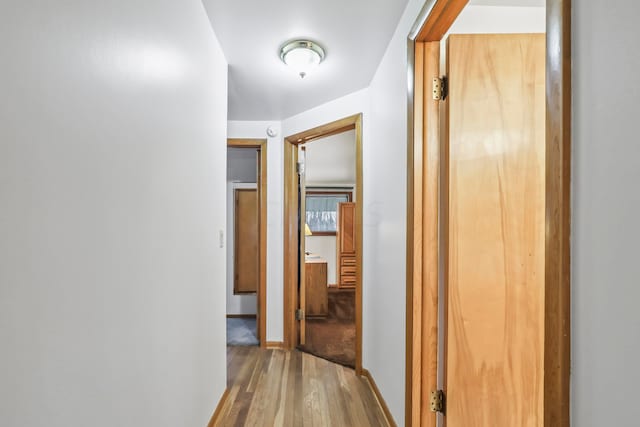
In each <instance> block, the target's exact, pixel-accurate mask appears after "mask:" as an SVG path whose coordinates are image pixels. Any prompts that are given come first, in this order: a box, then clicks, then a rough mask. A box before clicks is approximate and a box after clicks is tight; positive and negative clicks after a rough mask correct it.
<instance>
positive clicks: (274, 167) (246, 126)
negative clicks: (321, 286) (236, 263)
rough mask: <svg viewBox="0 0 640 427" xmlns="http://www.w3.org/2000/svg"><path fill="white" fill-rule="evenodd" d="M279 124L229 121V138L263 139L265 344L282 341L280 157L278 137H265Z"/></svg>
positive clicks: (280, 137)
mask: <svg viewBox="0 0 640 427" xmlns="http://www.w3.org/2000/svg"><path fill="white" fill-rule="evenodd" d="M269 126H272V127H273V128H274V129H276V130H278V132H279V131H280V122H244V121H229V122H228V124H227V130H228V135H229V138H260V139H265V138H266V139H267V313H266V318H267V341H277V342H281V341H282V339H283V329H282V328H283V319H284V317H283V312H282V310H283V298H284V294H283V286H282V282H283V280H284V279H283V274H284V273H283V268H284V260H283V251H284V247H283V234H284V231H283V229H282V227H283V219H282V218H283V209H284V207H283V195H282V194H283V191H284V189H283V185H284V184H283V180H282V179H283V165H282V163H283V161H284V159H283V157H284V151H283V149H282V136H281V134H280V132H279V133H278V136H276V137H267V132H266V131H267V128H268V127H269Z"/></svg>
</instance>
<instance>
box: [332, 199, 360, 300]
mask: <svg viewBox="0 0 640 427" xmlns="http://www.w3.org/2000/svg"><path fill="white" fill-rule="evenodd" d="M336 244H337V247H336V254H337V258H338V259H337V264H336V267H337V268H338V269H339V270H338V286H339V287H341V288H353V287H355V286H356V204H355V203H353V202H348V203H340V204H338V227H337V232H336Z"/></svg>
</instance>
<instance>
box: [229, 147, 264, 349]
mask: <svg viewBox="0 0 640 427" xmlns="http://www.w3.org/2000/svg"><path fill="white" fill-rule="evenodd" d="M266 149H267V147H266V140H262V139H229V140H227V158H228V164H227V236H228V239H227V241H228V244H227V260H228V262H227V345H235V346H237V345H241V346H247V345H259V346H261V347H265V346H266V315H267V313H266V277H267V275H266V255H267V254H266V242H267V240H266V239H267V197H266V195H267V153H266Z"/></svg>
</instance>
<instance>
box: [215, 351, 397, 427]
mask: <svg viewBox="0 0 640 427" xmlns="http://www.w3.org/2000/svg"><path fill="white" fill-rule="evenodd" d="M227 367H228V372H229V378H228V383H227V387H228V390H229V397H228V399H227V400H226V402H225V404H224V406H223V407H222V409H221V413H220V418H219V421H218V422H217V423H216V426H234V427H235V426H245V425H247V426H269V427H271V426H287V427H288V426H292V427H298V426H304V427H306V426H312V427H316V426H317V427H328V426H331V427H339V426H344V427H352V426H358V427H367V426H385V427H386V426H388V425H389V424H388V423H387V421H386V419H385V417H384V414H383V412H382V409H381V407H380V405H379V403H378V401H377V400H376V397H375V395H374V394H373V391H372V389H371V386H370V385H369V383H368V381H367V380H366V379H365V378H360V377H357V376H356V375H355V372H354V371H353V370H352V369H349V368H345V367H344V366H341V365H337V364H335V363H331V362H329V361H326V360H324V359H320V358H317V357H315V356H311V355H309V354H306V353H302V352H299V351H284V350H264V349H260V348H259V347H228V350H227Z"/></svg>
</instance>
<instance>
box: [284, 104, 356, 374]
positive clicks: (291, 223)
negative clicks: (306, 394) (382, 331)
mask: <svg viewBox="0 0 640 427" xmlns="http://www.w3.org/2000/svg"><path fill="white" fill-rule="evenodd" d="M351 129H355V132H356V230H357V236H356V363H355V365H356V366H355V370H356V374H358V375H362V373H363V370H362V232H363V226H362V215H363V198H362V194H363V192H362V181H363V180H362V113H360V114H355V115H353V116H349V117H345V118H344V119H340V120H336V121H334V122H331V123H328V124H325V125H322V126H318V127H315V128H313V129H309V130H306V131H304V132H300V133H297V134H295V135H291V136H288V137H286V138H285V139H284V348H286V349H293V348H295V346H296V345H297V340H298V337H297V334H296V330H297V327H296V318H295V310H296V301H297V295H298V290H297V284H298V274H299V271H298V263H297V259H298V255H297V254H298V190H297V187H298V182H297V174H296V163H297V162H298V146H299V145H301V144H305V143H307V142H311V141H314V140H316V139H319V138H325V137H327V136H331V135H335V134H338V133H342V132H345V131H348V130H351Z"/></svg>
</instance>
